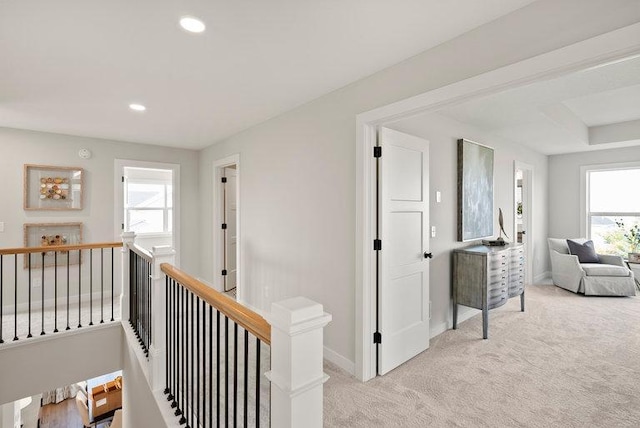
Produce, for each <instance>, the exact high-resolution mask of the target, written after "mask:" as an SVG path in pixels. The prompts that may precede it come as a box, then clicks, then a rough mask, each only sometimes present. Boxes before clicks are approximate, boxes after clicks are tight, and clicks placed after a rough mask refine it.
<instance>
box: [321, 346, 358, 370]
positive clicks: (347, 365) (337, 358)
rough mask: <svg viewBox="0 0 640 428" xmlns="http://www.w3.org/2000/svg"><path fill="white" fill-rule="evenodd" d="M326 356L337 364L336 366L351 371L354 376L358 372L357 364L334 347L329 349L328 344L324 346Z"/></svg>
mask: <svg viewBox="0 0 640 428" xmlns="http://www.w3.org/2000/svg"><path fill="white" fill-rule="evenodd" d="M324 358H325V359H326V360H327V361H329V362H331V363H333V364H335V365H336V366H338V367H340V368H341V369H342V370H344V371H346V372H347V373H349V374H350V375H352V376H355V373H356V364H355V363H354V362H353V361H351V360H349V359H347V358H345V357H343V356H342V355H340V354H338V353H337V352H336V351H334V350H333V349H329V348H327V347H326V346H325V347H324Z"/></svg>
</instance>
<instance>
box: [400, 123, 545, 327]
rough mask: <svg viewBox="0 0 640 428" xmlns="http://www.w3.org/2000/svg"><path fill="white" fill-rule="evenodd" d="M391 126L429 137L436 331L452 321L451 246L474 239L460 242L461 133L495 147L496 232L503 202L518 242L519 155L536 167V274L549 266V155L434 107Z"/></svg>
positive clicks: (507, 225) (507, 222) (506, 219)
mask: <svg viewBox="0 0 640 428" xmlns="http://www.w3.org/2000/svg"><path fill="white" fill-rule="evenodd" d="M389 127H390V128H393V129H396V130H398V131H402V132H405V133H408V134H411V135H415V136H418V137H422V138H425V139H427V140H429V142H430V145H429V147H430V149H429V167H430V169H429V185H430V191H431V192H430V204H429V205H430V206H429V209H430V212H429V216H430V220H431V226H435V227H436V231H437V234H436V237H435V238H431V240H430V251H431V252H432V253H433V259H432V260H431V262H430V264H431V270H430V277H429V280H430V294H431V296H430V299H431V302H432V314H431V331H432V334H433V333H439V332H442V331H443V330H445V329H446V328H449V326H450V325H451V318H452V313H451V308H452V301H451V250H452V249H454V248H459V247H464V246H468V245H469V243H462V242H457V224H458V223H457V219H458V199H457V198H458V196H457V170H458V153H457V147H458V146H457V140H458V139H459V138H466V139H469V140H472V141H476V142H478V143H481V144H484V145H487V146H490V147H493V148H494V207H495V215H494V217H495V222H494V232H495V233H494V236H497V235H498V223H497V212H498V208H502V212H503V214H504V226H505V230H506V231H507V233H508V234H509V238H510V239H507V241H511V242H513V236H511V235H512V232H511V231H512V230H513V217H514V212H513V210H514V188H513V187H514V177H513V169H514V165H513V164H514V161H516V160H518V161H521V162H525V163H528V164H530V165H532V166H533V167H534V186H533V188H534V195H533V200H534V212H533V228H534V235H533V236H532V239H533V247H534V254H533V262H534V272H533V277H535V276H536V275H540V274H542V273H544V272H546V271H547V270H548V266H547V258H548V257H547V255H546V254H547V246H546V238H547V193H546V192H547V156H545V155H541V154H540V153H537V152H534V151H533V150H530V149H528V148H526V147H523V146H521V145H518V144H515V143H512V142H510V141H508V140H505V139H504V138H500V137H496V136H495V135H492V134H490V133H487V132H484V131H482V130H480V129H478V128H476V127H473V126H470V125H467V124H463V123H460V122H457V121H455V120H453V119H450V118H447V117H444V116H441V115H439V114H435V113H434V114H429V115H422V116H419V117H414V118H411V119H407V120H403V121H400V122H397V123H394V124H392V125H389ZM437 190H438V191H440V192H441V194H442V202H441V203H436V198H435V192H436V191H437Z"/></svg>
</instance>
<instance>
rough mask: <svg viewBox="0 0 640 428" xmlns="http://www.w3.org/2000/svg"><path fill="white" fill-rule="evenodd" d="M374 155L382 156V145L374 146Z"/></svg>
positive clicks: (376, 156)
mask: <svg viewBox="0 0 640 428" xmlns="http://www.w3.org/2000/svg"><path fill="white" fill-rule="evenodd" d="M373 157H374V158H380V157H382V146H374V147H373Z"/></svg>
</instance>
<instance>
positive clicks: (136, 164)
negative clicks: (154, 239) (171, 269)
mask: <svg viewBox="0 0 640 428" xmlns="http://www.w3.org/2000/svg"><path fill="white" fill-rule="evenodd" d="M125 167H128V168H150V169H170V170H172V171H173V222H172V223H173V226H172V229H173V230H172V232H171V234H172V235H173V239H172V240H173V249H174V250H175V252H176V259H175V261H176V263H175V265H176V266H180V249H181V248H180V247H181V245H180V240H181V231H180V165H179V164H175V163H162V162H147V161H139V160H131V159H118V158H116V159H114V179H115V181H116V185H115V186H114V202H115V203H114V204H113V205H114V216H113V220H114V223H113V230H114V235H115V239H116V240H119V239H121V235H122V232H123V231H122V227H121V225H122V223H123V222H124V217H123V216H124V195H123V193H124V186H123V185H122V183H121V180H122V176H123V175H124V168H125ZM147 236H149V235H147Z"/></svg>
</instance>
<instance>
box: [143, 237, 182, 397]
mask: <svg viewBox="0 0 640 428" xmlns="http://www.w3.org/2000/svg"><path fill="white" fill-rule="evenodd" d="M151 255H152V256H153V266H152V272H153V273H152V277H151V332H152V335H151V345H150V346H149V363H150V367H151V370H150V373H149V374H150V376H151V378H150V379H149V384H150V385H151V390H152V391H159V390H163V389H164V388H165V377H166V376H165V372H166V364H167V361H166V359H167V358H166V353H165V352H166V330H167V325H166V322H167V321H166V320H167V314H166V310H167V307H166V302H167V298H166V292H165V290H166V280H165V274H164V273H163V272H162V271H161V270H160V265H162V264H163V263H169V264H171V265H173V264H174V263H175V257H176V252H175V250H174V249H173V248H171V246H169V245H162V246H158V247H152V249H151Z"/></svg>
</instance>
